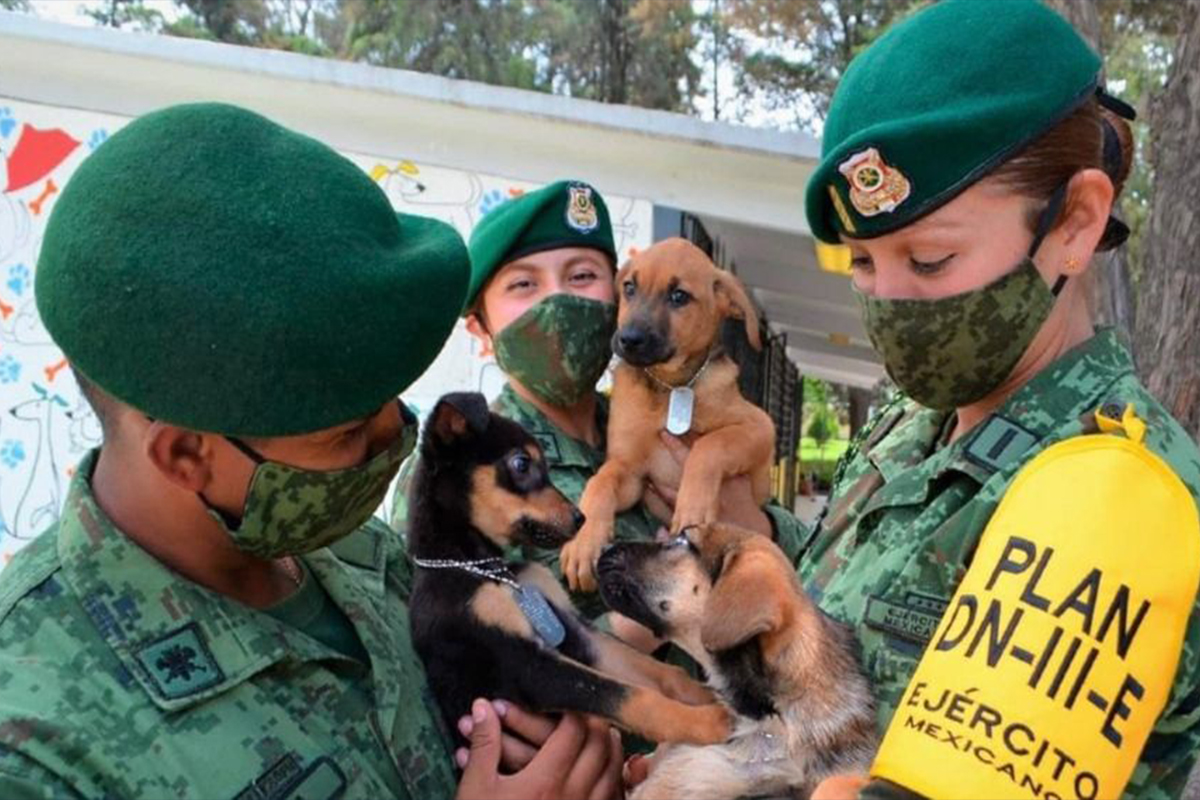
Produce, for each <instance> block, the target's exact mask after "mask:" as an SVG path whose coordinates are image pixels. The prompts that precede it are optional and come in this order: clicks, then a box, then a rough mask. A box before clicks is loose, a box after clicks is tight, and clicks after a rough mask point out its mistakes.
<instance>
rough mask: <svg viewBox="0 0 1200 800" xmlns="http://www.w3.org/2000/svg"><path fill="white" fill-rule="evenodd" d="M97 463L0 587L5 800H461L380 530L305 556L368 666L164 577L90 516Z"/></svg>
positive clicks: (402, 577) (0, 787)
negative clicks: (205, 799) (450, 799)
mask: <svg viewBox="0 0 1200 800" xmlns="http://www.w3.org/2000/svg"><path fill="white" fill-rule="evenodd" d="M94 464H95V455H94V454H92V455H89V456H88V457H87V459H85V461H84V462H83V463H82V464H81V465H80V467H79V470H78V473H77V474H76V476H75V478H74V481H73V483H72V485H71V490H70V494H69V496H68V499H67V507H66V510H65V512H64V514H63V517H62V518H61V519H60V521H59V523H58V525H57V527H56V528H54V529H51V530H50V531H48V532H47V533H45V534H43V535H42V536H41V537H39V538H38V539H37V540H36V541H34V542H33V543H31V544H30V545H29V546H28V547H27V548H25V549H24V550H23V551H21V552H20V553H18V554H17V556H16V558H15V559H14V560H13V561H12V563H11V564H10V565H9V567H8V568H7V569H6V570H5V572H4V574H3V580H2V581H0V797H4V798H42V797H122V798H167V797H236V798H241V799H242V800H250V799H251V798H254V799H255V800H267V798H281V797H285V796H287V797H292V796H295V797H309V798H325V797H345V798H378V797H402V798H414V799H416V798H431V797H450V796H451V795H452V794H453V793H454V790H455V784H456V779H455V774H454V768H453V762H452V759H451V752H452V751H451V749H450V739H449V737H448V735H447V732H446V731H445V730H443V728H442V726H441V722H440V716H439V713H438V711H437V706H436V703H435V702H434V700H433V697H432V695H431V694H430V692H429V689H428V687H427V685H426V682H425V677H424V674H423V672H422V669H421V665H420V662H419V661H418V659H417V657H416V655H415V653H414V652H413V648H412V642H411V640H410V638H409V630H408V609H407V606H406V602H407V598H408V594H409V589H410V585H411V580H412V574H411V571H410V568H409V566H408V564H407V561H406V559H405V558H404V556H403V551H402V549H401V548H400V547H399V546H398V544H399V543H398V541H397V537H395V536H394V535H392V534H391V533H390V532H389V531H388V529H387V526H386V525H384V524H383V523H381V522H379V521H377V520H372V521H370V522H368V523H367V524H366V525H364V526H363V527H362V528H360V529H359V530H358V531H356V532H355V533H353V534H352V535H350V536H348V537H346V538H345V539H343V540H341V541H340V542H338V543H337V544H335V545H334V546H333V547H332V548H329V549H322V550H318V551H316V552H313V553H311V554H309V555H307V556H305V557H304V563H305V565H306V567H307V573H308V574H309V576H310V579H311V578H312V577H313V576H315V577H316V579H317V580H318V581H320V583H321V585H322V587H323V588H324V590H325V591H326V592H327V593H328V596H329V598H330V599H331V600H332V601H333V602H334V603H335V604H336V605H337V606H338V608H339V609H340V610H341V612H342V613H344V614H345V616H346V617H347V618H348V619H349V620H350V622H351V624H352V625H353V627H354V630H355V631H356V633H357V635H358V637H359V639H360V640H361V643H362V645H363V647H364V648H365V650H366V652H367V653H368V654H369V656H370V662H371V663H370V664H369V665H367V664H361V663H359V662H358V661H356V660H354V659H351V658H348V657H346V656H344V655H342V654H341V653H339V652H337V651H336V650H333V649H331V648H330V647H328V646H326V645H323V644H321V643H320V642H318V641H317V640H316V639H314V638H312V637H310V636H308V635H306V634H305V633H304V632H302V631H300V630H297V629H295V628H291V627H289V626H287V625H285V624H283V623H281V622H279V621H277V620H276V619H274V618H273V617H272V616H270V615H268V614H266V613H262V612H259V611H256V610H254V609H251V608H249V607H248V606H245V605H242V604H240V603H237V602H235V601H233V600H230V599H228V598H225V597H223V596H220V595H217V594H215V593H213V592H210V591H208V590H207V589H205V588H203V587H201V586H198V585H196V584H193V583H190V582H188V581H187V580H185V579H183V578H182V577H180V576H179V575H177V574H176V573H174V572H172V571H171V570H169V569H167V568H166V567H165V566H163V565H162V564H160V563H159V562H158V561H156V560H155V559H154V558H152V557H151V556H150V555H148V554H147V553H146V552H145V551H143V550H142V549H141V548H139V547H138V546H137V545H135V544H134V543H133V542H132V541H131V540H129V539H128V538H127V537H125V535H124V534H122V533H121V532H120V531H119V530H117V529H116V527H114V525H113V524H112V522H111V521H110V520H108V519H107V518H106V517H105V516H104V514H103V512H102V511H101V510H100V509H99V507H98V506H97V504H96V502H95V500H94V498H93V496H92V493H91V489H90V487H89V484H88V481H89V478H90V475H91V472H92V469H93V467H94Z"/></svg>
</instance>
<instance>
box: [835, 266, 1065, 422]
mask: <svg viewBox="0 0 1200 800" xmlns="http://www.w3.org/2000/svg"><path fill="white" fill-rule="evenodd" d="M1056 288H1061V285H1060V286H1059V287H1056ZM855 294H856V295H857V296H858V301H859V304H860V305H861V306H862V312H863V322H864V323H865V324H866V327H867V334H868V335H869V336H870V337H871V343H872V344H873V345H875V350H876V351H878V353H879V354H880V356H882V357H883V363H884V366H885V367H886V368H887V373H888V377H890V378H891V379H892V381H893V382H894V383H895V384H896V385H897V386H899V387H900V389H901V390H902V391H903V392H904V393H905V394H907V395H908V396H909V397H911V398H912V399H914V400H916V401H917V402H918V403H920V404H921V405H923V406H925V407H927V408H932V409H936V410H938V411H950V410H952V409H955V408H961V407H962V406H967V405H970V404H971V403H974V402H975V401H977V400H981V399H983V398H984V397H987V396H988V395H989V394H991V393H992V392H993V391H995V390H996V388H997V387H999V386H1000V384H1002V383H1003V382H1004V380H1005V379H1006V378H1008V376H1009V375H1011V374H1012V371H1013V368H1014V367H1015V366H1016V365H1017V361H1019V360H1020V358H1021V356H1022V355H1023V354H1024V353H1025V350H1026V349H1027V348H1028V347H1029V343H1030V342H1032V341H1033V337H1034V336H1036V335H1037V332H1038V331H1039V330H1040V329H1041V327H1042V324H1043V323H1044V322H1045V321H1046V318H1047V317H1048V316H1050V310H1051V309H1052V308H1054V300H1055V295H1056V292H1053V291H1051V290H1050V287H1049V286H1047V285H1046V281H1045V280H1044V279H1043V278H1042V276H1041V274H1040V273H1038V270H1037V267H1036V266H1034V263H1033V260H1032V259H1030V258H1025V259H1024V260H1023V261H1022V262H1021V263H1020V265H1018V266H1017V268H1016V269H1015V270H1013V271H1012V272H1009V273H1008V274H1007V275H1004V276H1003V277H1002V278H1000V279H999V280H997V281H995V282H993V283H991V284H989V285H987V286H984V287H982V288H980V289H975V290H972V291H969V292H964V293H963V294H957V295H953V296H951V297H943V298H940V299H937V300H888V299H884V298H880V297H870V296H868V295H865V294H862V293H861V292H855Z"/></svg>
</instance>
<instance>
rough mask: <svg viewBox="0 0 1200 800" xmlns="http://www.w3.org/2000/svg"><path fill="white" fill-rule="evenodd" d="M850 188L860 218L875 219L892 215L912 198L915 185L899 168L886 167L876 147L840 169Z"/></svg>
mask: <svg viewBox="0 0 1200 800" xmlns="http://www.w3.org/2000/svg"><path fill="white" fill-rule="evenodd" d="M838 172H840V173H842V174H843V175H845V176H846V180H847V182H849V184H850V202H851V203H852V204H853V205H854V208H855V209H856V210H857V211H858V213H859V214H862V215H863V216H864V217H873V216H875V215H876V214H882V213H886V212H891V211H894V210H895V209H896V206H898V205H900V204H901V203H903V202H904V201H905V199H907V198H908V195H909V192H910V191H911V188H912V187H911V185H910V184H909V182H908V178H906V177H904V174H903V173H902V172H900V170H898V169H896V168H895V167H891V166H888V165H887V164H886V163H884V160H883V156H881V155H879V151H878V150H876V149H875V148H874V147H868V148H867V149H866V150H862V151H860V152H858V153H855V154H854V155H852V156H850V157H849V158H847V159H846V160H845V161H843V162H842V163H841V164H839V165H838Z"/></svg>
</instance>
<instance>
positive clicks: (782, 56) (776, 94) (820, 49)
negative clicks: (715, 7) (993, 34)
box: [722, 0, 928, 131]
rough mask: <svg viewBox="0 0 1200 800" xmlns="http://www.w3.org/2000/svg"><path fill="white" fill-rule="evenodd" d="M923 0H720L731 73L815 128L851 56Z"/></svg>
mask: <svg viewBox="0 0 1200 800" xmlns="http://www.w3.org/2000/svg"><path fill="white" fill-rule="evenodd" d="M927 4H928V0H722V8H724V9H725V10H724V12H723V15H724V26H725V28H726V30H727V33H728V36H729V39H728V49H729V52H730V58H731V60H732V63H733V65H734V71H735V81H736V84H737V86H738V89H739V92H740V93H741V94H743V95H756V96H758V97H759V98H761V101H762V103H763V105H765V106H766V107H767V108H768V109H771V110H790V112H791V115H792V124H793V125H794V126H795V127H798V128H806V129H810V130H814V131H817V130H819V129H820V126H821V122H822V120H824V118H825V113H826V112H827V110H828V108H829V101H830V99H831V98H832V97H833V90H834V88H835V87H836V86H837V82H838V81H839V80H840V79H841V76H842V73H843V72H845V70H846V66H847V65H848V64H849V63H850V60H851V59H852V58H853V57H854V56H855V55H857V54H858V52H859V51H860V50H862V49H863V48H864V47H866V46H867V45H868V44H870V43H871V42H872V41H874V40H875V39H876V38H877V37H878V36H879V35H880V34H881V33H882V32H883V31H884V30H886V29H887V27H888V26H889V25H891V24H892V23H893V22H894V21H895V20H897V19H899V18H901V17H904V16H907V15H908V14H910V13H912V11H914V10H915V9H917V8H920V7H923V6H925V5H927Z"/></svg>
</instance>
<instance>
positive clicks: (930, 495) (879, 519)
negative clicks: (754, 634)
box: [799, 330, 1200, 798]
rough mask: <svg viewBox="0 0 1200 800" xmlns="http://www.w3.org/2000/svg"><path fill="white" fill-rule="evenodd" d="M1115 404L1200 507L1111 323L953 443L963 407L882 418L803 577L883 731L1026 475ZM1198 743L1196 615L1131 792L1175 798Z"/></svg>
mask: <svg viewBox="0 0 1200 800" xmlns="http://www.w3.org/2000/svg"><path fill="white" fill-rule="evenodd" d="M1106 403H1117V404H1118V405H1119V406H1120V407H1123V406H1124V404H1125V403H1133V405H1134V407H1135V410H1136V412H1137V414H1138V416H1140V417H1141V418H1142V419H1143V420H1145V421H1146V423H1147V433H1146V438H1145V443H1146V445H1147V446H1148V447H1149V448H1150V449H1151V450H1152V451H1153V452H1155V453H1156V454H1158V455H1159V456H1160V457H1161V458H1163V459H1164V460H1165V461H1166V462H1167V463H1168V464H1170V466H1171V467H1172V468H1173V469H1174V470H1175V472H1176V473H1177V474H1178V475H1179V477H1180V478H1181V479H1182V480H1183V482H1184V483H1185V484H1186V485H1187V486H1188V488H1189V489H1190V491H1191V492H1192V494H1193V496H1194V497H1196V498H1197V502H1198V503H1200V452H1198V451H1197V448H1196V445H1195V443H1194V442H1193V441H1192V440H1191V438H1190V437H1188V435H1187V434H1186V433H1185V432H1184V431H1183V430H1182V429H1181V428H1180V427H1179V425H1178V424H1177V423H1176V422H1175V421H1174V420H1173V419H1172V418H1171V416H1170V415H1169V414H1168V413H1167V412H1166V411H1165V410H1164V409H1163V408H1162V406H1161V405H1159V403H1158V402H1157V401H1156V400H1155V399H1154V398H1153V397H1152V396H1150V394H1149V393H1148V392H1147V391H1146V389H1145V388H1144V387H1143V386H1142V385H1141V384H1140V383H1139V382H1138V380H1137V378H1136V376H1135V374H1134V367H1133V363H1132V360H1131V358H1130V356H1129V353H1128V351H1127V350H1126V349H1125V348H1124V346H1122V345H1121V344H1120V342H1119V341H1118V339H1117V337H1116V334H1115V333H1114V332H1113V331H1111V330H1101V331H1099V332H1097V335H1096V336H1095V337H1093V338H1092V339H1091V340H1089V341H1088V342H1086V343H1085V344H1083V345H1081V346H1080V347H1078V348H1076V349H1075V350H1073V351H1072V352H1070V353H1068V354H1066V355H1065V356H1064V357H1062V358H1061V359H1059V360H1058V361H1056V362H1055V363H1054V364H1052V365H1051V366H1050V367H1049V368H1047V369H1046V370H1044V371H1043V372H1042V373H1040V374H1039V375H1037V376H1036V377H1035V378H1034V379H1033V380H1032V381H1031V382H1030V383H1029V384H1027V385H1026V386H1024V387H1023V388H1022V389H1020V390H1019V391H1018V392H1017V393H1016V394H1015V395H1013V396H1012V397H1011V398H1009V400H1008V401H1007V402H1006V403H1005V404H1004V406H1003V407H1001V408H1000V409H999V411H997V412H996V413H995V414H993V415H992V416H991V417H990V418H988V419H987V420H986V421H985V422H983V423H981V424H980V425H979V426H978V427H977V428H976V429H975V430H974V431H972V432H971V433H969V434H968V435H966V436H964V437H962V438H961V439H959V440H957V441H955V442H953V443H951V444H949V445H944V441H945V438H944V437H945V436H946V433H947V431H948V424H947V423H948V422H949V421H950V418H951V416H952V414H953V412H937V411H931V410H929V409H925V408H922V407H921V406H918V405H917V404H915V403H913V402H912V401H905V402H902V403H900V404H898V405H897V406H896V407H894V408H892V409H890V410H888V411H886V412H885V413H884V414H882V415H881V416H880V418H879V420H878V422H877V424H876V425H875V426H874V428H873V430H872V432H871V433H870V435H869V436H868V437H867V438H866V439H865V441H864V444H863V446H862V447H861V449H859V450H858V451H857V452H856V453H854V454H851V455H850V458H849V461H848V465H847V467H846V468H845V471H844V473H843V475H842V477H841V480H839V481H838V482H837V485H836V486H835V488H834V492H833V495H832V496H831V498H830V506H829V513H828V514H827V515H826V516H825V518H824V519H823V521H822V524H821V525H820V526H819V527H818V529H817V530H816V531H815V532H814V534H813V538H812V543H811V545H810V547H809V548H808V549H807V551H806V552H805V555H804V558H803V561H802V563H801V565H800V570H799V571H800V576H801V579H802V582H803V583H804V585H805V588H806V589H807V590H808V591H809V592H810V593H811V594H812V596H813V597H814V598H815V599H816V601H817V603H818V604H819V605H820V606H821V608H822V609H824V610H825V611H826V612H827V613H829V614H830V615H832V616H834V617H836V618H838V619H840V620H842V621H844V622H846V623H847V624H849V625H851V626H852V627H853V628H854V631H855V634H856V636H857V638H858V640H859V642H860V643H861V645H862V659H863V666H864V668H865V669H866V672H867V675H868V677H869V678H870V681H871V685H872V687H873V688H874V692H875V696H876V700H877V702H878V704H879V725H880V729H881V730H883V729H884V728H886V726H887V724H888V722H889V720H890V719H891V718H892V714H893V712H894V711H895V708H896V705H897V703H898V702H899V700H900V698H901V695H902V694H903V692H904V690H905V687H906V686H907V684H908V681H909V678H910V676H911V675H912V674H913V672H914V670H915V669H916V666H917V662H918V660H919V659H920V656H921V653H922V650H923V648H924V646H925V644H926V643H927V642H928V641H929V638H930V636H931V635H932V633H933V631H934V628H935V627H936V626H937V623H938V621H939V619H940V618H941V615H942V612H943V611H944V610H945V608H946V606H947V604H948V602H949V600H950V598H951V596H952V595H953V593H954V589H955V587H956V586H957V584H958V582H959V581H960V579H961V578H962V576H963V574H964V572H965V571H966V568H967V566H968V565H969V563H970V560H971V555H972V553H973V552H974V548H975V546H976V544H977V542H978V540H979V537H980V535H981V534H982V532H983V529H984V528H985V527H986V526H987V523H988V520H989V519H990V517H991V515H992V513H993V512H994V511H995V509H996V507H997V505H998V503H999V501H1000V499H1001V497H1002V496H1003V495H1004V493H1005V491H1006V489H1007V488H1008V486H1009V484H1010V482H1011V481H1012V480H1013V478H1014V476H1015V475H1016V473H1017V471H1018V470H1020V468H1021V467H1022V466H1023V465H1024V464H1026V463H1028V462H1029V461H1030V460H1031V459H1032V458H1033V457H1034V456H1035V455H1036V454H1037V453H1039V452H1040V451H1042V450H1044V449H1045V448H1047V447H1049V446H1050V445H1052V444H1054V443H1056V442H1059V441H1061V440H1063V439H1066V438H1069V437H1072V436H1077V435H1079V434H1081V433H1088V432H1091V431H1089V428H1088V421H1087V420H1088V418H1089V417H1090V416H1091V412H1093V411H1095V410H1096V409H1097V408H1099V407H1101V406H1102V405H1104V404H1106ZM1116 413H1117V416H1120V414H1119V410H1118V411H1117V412H1116ZM1092 430H1094V428H1093V429H1092ZM1148 533H1149V532H1148ZM1198 748H1200V611H1198V610H1194V611H1193V615H1192V618H1191V622H1190V623H1189V628H1188V632H1187V638H1186V640H1185V644H1184V651H1183V656H1182V659H1181V661H1180V664H1179V670H1178V673H1177V675H1176V680H1175V684H1174V687H1173V690H1172V694H1171V697H1170V700H1169V702H1168V705H1167V707H1166V709H1165V711H1164V713H1163V714H1162V716H1161V717H1160V719H1159V721H1158V723H1157V725H1156V727H1155V729H1154V733H1153V734H1152V735H1151V737H1150V739H1149V741H1148V743H1147V745H1146V748H1145V750H1144V752H1143V755H1142V760H1141V762H1140V763H1139V764H1138V766H1137V769H1136V770H1135V772H1134V775H1133V778H1132V780H1131V782H1130V784H1129V786H1128V788H1127V791H1126V795H1127V796H1136V797H1154V798H1158V797H1167V796H1178V795H1179V794H1180V793H1181V792H1182V790H1183V787H1184V783H1185V781H1186V780H1187V776H1188V770H1189V769H1190V767H1191V765H1192V762H1193V761H1194V760H1195V757H1196V752H1197V749H1198Z"/></svg>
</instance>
